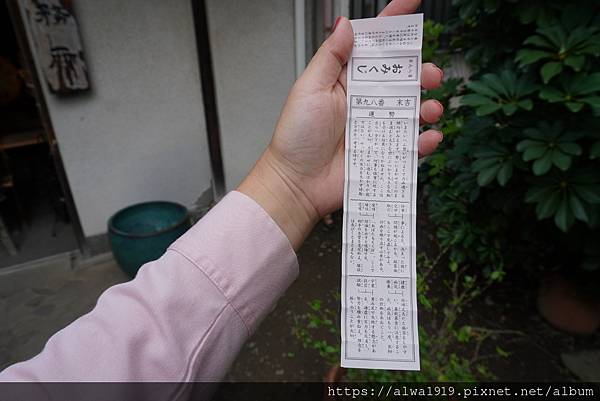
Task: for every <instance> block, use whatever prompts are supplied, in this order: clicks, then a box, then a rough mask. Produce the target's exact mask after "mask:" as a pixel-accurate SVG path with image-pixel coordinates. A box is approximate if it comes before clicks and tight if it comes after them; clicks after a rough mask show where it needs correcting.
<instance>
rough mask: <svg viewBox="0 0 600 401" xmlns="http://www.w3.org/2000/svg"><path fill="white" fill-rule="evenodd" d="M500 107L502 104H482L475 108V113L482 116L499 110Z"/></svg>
mask: <svg viewBox="0 0 600 401" xmlns="http://www.w3.org/2000/svg"><path fill="white" fill-rule="evenodd" d="M500 107H501V106H500V105H499V104H497V103H493V104H488V105H485V106H480V107H478V108H477V109H476V110H475V114H477V115H478V116H480V117H483V116H487V115H488V114H492V113H494V112H496V111H498V110H499V109H500Z"/></svg>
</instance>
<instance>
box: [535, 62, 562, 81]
mask: <svg viewBox="0 0 600 401" xmlns="http://www.w3.org/2000/svg"><path fill="white" fill-rule="evenodd" d="M562 69H563V66H562V63H559V62H558V61H550V62H548V63H546V64H544V65H543V66H542V69H541V70H540V73H541V74H542V80H543V81H544V83H545V84H547V83H548V82H550V80H551V79H552V78H553V77H554V76H556V75H557V74H559V73H560V72H561V71H562Z"/></svg>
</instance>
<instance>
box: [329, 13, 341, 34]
mask: <svg viewBox="0 0 600 401" xmlns="http://www.w3.org/2000/svg"><path fill="white" fill-rule="evenodd" d="M341 20H342V17H341V16H339V17H337V18H336V19H335V22H334V23H333V28H331V33H333V31H335V28H337V26H338V24H339V23H340V21H341Z"/></svg>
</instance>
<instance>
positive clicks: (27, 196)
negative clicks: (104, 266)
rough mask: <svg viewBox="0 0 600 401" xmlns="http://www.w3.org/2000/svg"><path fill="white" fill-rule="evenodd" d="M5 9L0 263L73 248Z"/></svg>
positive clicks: (0, 74)
mask: <svg viewBox="0 0 600 401" xmlns="http://www.w3.org/2000/svg"><path fill="white" fill-rule="evenodd" d="M9 11H10V10H9V8H8V4H7V3H6V2H4V1H0V268H3V267H7V266H12V265H16V264H20V263H23V262H27V261H31V260H35V259H40V258H43V257H46V256H50V255H54V254H58V253H62V252H66V251H71V250H75V249H77V248H78V242H77V237H76V235H75V230H74V227H73V224H72V220H73V219H72V218H70V213H69V204H68V198H67V197H66V196H65V190H64V185H61V177H60V171H58V170H57V163H56V160H55V159H54V155H53V153H52V149H51V146H50V145H49V142H51V141H52V139H51V138H52V136H51V135H49V133H48V132H47V126H46V124H44V121H43V115H42V113H41V110H40V107H39V106H40V104H39V101H38V98H36V96H37V93H39V91H38V92H36V90H38V89H39V88H36V85H38V84H39V83H38V81H37V79H35V78H36V77H34V76H32V74H31V73H30V70H31V69H30V68H29V65H28V57H29V56H30V55H29V53H28V50H27V49H22V47H21V46H20V45H19V41H18V37H17V34H16V32H18V31H15V29H14V28H15V26H14V25H13V24H14V21H13V19H12V18H11V13H10V12H9ZM17 28H18V27H17Z"/></svg>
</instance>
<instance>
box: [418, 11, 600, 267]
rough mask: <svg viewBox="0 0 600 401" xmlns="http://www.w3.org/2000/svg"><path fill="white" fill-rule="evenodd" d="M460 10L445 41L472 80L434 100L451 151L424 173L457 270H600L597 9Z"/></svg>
mask: <svg viewBox="0 0 600 401" xmlns="http://www.w3.org/2000/svg"><path fill="white" fill-rule="evenodd" d="M454 4H455V7H456V10H457V18H456V19H455V20H453V21H452V22H451V23H450V24H448V27H447V34H448V36H449V37H450V43H451V50H452V51H454V52H457V53H461V54H464V57H465V59H466V60H467V62H468V63H469V66H470V67H471V70H472V76H471V77H469V79H468V81H467V82H466V83H465V84H464V85H463V84H462V82H461V81H460V80H453V81H449V82H446V83H445V88H444V89H442V90H441V91H439V90H438V91H436V92H433V94H434V95H435V96H436V97H437V98H438V99H441V100H442V101H445V102H446V106H447V108H446V109H447V111H446V113H445V116H444V119H443V121H442V123H441V125H442V129H443V131H444V133H445V140H444V143H443V145H442V146H441V147H440V149H439V151H438V152H437V153H436V154H434V155H433V156H431V159H430V161H429V163H427V164H425V165H424V166H425V167H424V168H423V169H422V170H421V171H420V173H421V177H420V178H421V180H422V182H424V184H425V193H426V194H427V199H428V210H429V214H430V216H431V218H432V219H433V221H434V222H435V223H436V225H437V237H438V239H439V241H440V244H441V246H442V247H447V248H448V249H449V256H450V263H451V264H455V265H460V266H462V265H465V264H466V265H470V266H475V267H476V268H478V269H479V270H480V271H482V272H483V273H484V275H485V276H486V277H492V278H494V277H495V278H501V277H502V276H503V274H504V271H505V270H506V269H508V268H510V267H512V266H519V267H530V268H539V267H544V268H559V267H568V268H572V267H573V266H580V267H583V268H585V269H588V270H592V269H598V268H599V267H600V250H599V249H598V248H600V247H599V246H598V244H600V234H599V230H598V225H599V223H600V163H598V158H599V157H600V3H598V2H597V1H577V2H575V3H574V2H563V1H554V0H550V1H541V0H538V1H527V2H524V1H517V0H505V1H500V0H479V1H477V0H455V2H454ZM445 96H456V98H457V99H458V100H459V103H458V106H456V105H455V106H454V107H450V106H451V104H450V102H448V98H447V97H445Z"/></svg>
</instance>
